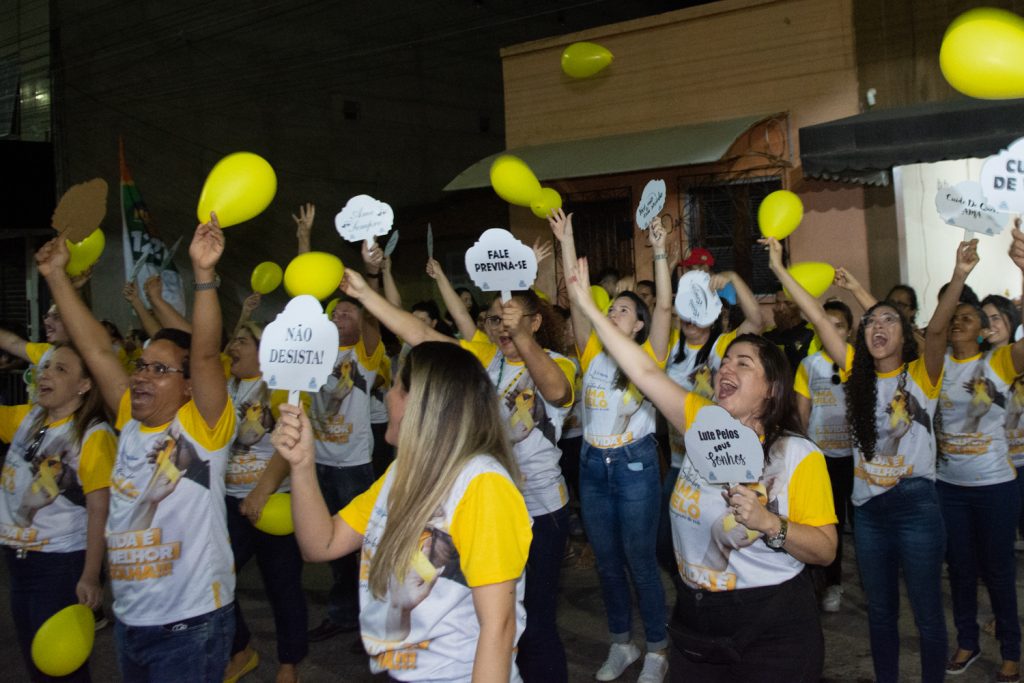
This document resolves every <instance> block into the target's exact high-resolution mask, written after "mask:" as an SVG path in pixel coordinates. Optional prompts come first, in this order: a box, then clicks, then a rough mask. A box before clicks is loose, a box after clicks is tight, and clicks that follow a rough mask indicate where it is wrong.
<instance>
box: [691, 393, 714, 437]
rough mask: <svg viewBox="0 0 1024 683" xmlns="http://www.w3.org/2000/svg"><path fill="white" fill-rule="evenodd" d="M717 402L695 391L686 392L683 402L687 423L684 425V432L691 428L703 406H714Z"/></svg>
mask: <svg viewBox="0 0 1024 683" xmlns="http://www.w3.org/2000/svg"><path fill="white" fill-rule="evenodd" d="M713 405H715V402H714V401H712V400H711V399H709V398H704V397H703V396H701V395H700V394H698V393H697V392H695V391H689V392H687V393H686V399H685V400H684V402H683V419H684V420H685V422H686V424H685V425H684V427H685V428H684V429H683V433H684V434H685V433H686V430H687V429H689V428H690V425H692V424H693V421H694V420H696V419H697V413H699V412H700V409H701V408H704V407H706V406H713Z"/></svg>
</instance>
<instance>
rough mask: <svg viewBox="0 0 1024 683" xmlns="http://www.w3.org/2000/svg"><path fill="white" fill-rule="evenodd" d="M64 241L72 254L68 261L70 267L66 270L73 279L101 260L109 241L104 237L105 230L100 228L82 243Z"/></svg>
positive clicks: (65, 268) (66, 267)
mask: <svg viewBox="0 0 1024 683" xmlns="http://www.w3.org/2000/svg"><path fill="white" fill-rule="evenodd" d="M64 241H65V242H67V245H68V251H69V252H71V259H70V260H69V261H68V265H67V266H65V267H64V270H65V271H66V272H67V274H68V275H70V276H72V277H74V276H75V275H81V274H82V273H84V272H85V271H87V270H89V269H90V268H92V267H93V265H94V264H95V263H96V262H97V261H99V260H100V255H101V254H102V253H103V247H105V246H106V244H107V239H106V237H104V236H103V230H101V229H99V228H96V229H95V230H93V232H92V234H91V235H89V236H88V237H86V238H85V239H84V240H82V241H81V242H71V241H70V240H64Z"/></svg>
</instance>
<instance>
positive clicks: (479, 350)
mask: <svg viewBox="0 0 1024 683" xmlns="http://www.w3.org/2000/svg"><path fill="white" fill-rule="evenodd" d="M459 346H461V347H462V348H464V349H466V350H467V351H469V352H470V353H471V354H473V355H474V356H476V359H477V360H478V361H480V365H482V366H484V367H485V368H486V367H487V366H488V365H490V364H491V361H492V360H494V355H495V354H496V353H498V347H497V346H495V345H494V344H492V343H491V340H490V339H488V338H487V337H483V338H481V339H479V340H478V339H477V337H476V335H474V336H473V340H472V341H466V340H465V339H460V340H459Z"/></svg>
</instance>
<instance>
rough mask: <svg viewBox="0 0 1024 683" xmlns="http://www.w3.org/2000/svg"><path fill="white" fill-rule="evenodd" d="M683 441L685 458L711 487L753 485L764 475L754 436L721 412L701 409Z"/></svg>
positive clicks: (759, 445) (760, 452) (751, 430)
mask: <svg viewBox="0 0 1024 683" xmlns="http://www.w3.org/2000/svg"><path fill="white" fill-rule="evenodd" d="M683 439H684V441H685V442H686V457H687V458H689V460H690V462H691V463H692V464H693V466H694V468H695V469H696V470H697V472H698V473H699V474H700V476H702V477H704V479H705V480H707V481H708V482H709V483H711V484H718V485H723V486H724V485H729V484H753V483H754V482H756V481H758V480H759V479H760V478H761V474H762V473H763V472H764V449H763V448H762V447H761V441H760V439H758V438H757V434H756V433H755V432H754V430H753V429H751V428H750V427H747V426H745V425H743V424H742V423H741V422H740V421H739V420H737V419H736V418H734V417H733V416H732V415H730V414H729V413H728V412H727V411H726V410H725V409H724V408H721V407H719V406H705V407H704V408H701V409H700V411H699V412H698V413H697V417H696V418H695V419H694V421H693V424H691V425H690V428H689V429H687V430H686V434H685V435H684V437H683Z"/></svg>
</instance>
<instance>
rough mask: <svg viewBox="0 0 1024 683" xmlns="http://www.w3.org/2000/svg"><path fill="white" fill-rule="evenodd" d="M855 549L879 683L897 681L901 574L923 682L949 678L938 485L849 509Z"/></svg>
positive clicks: (916, 483)
mask: <svg viewBox="0 0 1024 683" xmlns="http://www.w3.org/2000/svg"><path fill="white" fill-rule="evenodd" d="M853 518H854V527H853V541H854V544H855V547H856V549H857V565H858V567H859V568H860V577H861V583H862V584H863V586H864V595H865V597H866V598H867V601H868V628H869V631H870V635H871V657H872V659H873V660H874V665H875V679H876V680H877V681H878V683H890V682H895V681H898V680H900V678H899V657H900V637H899V629H898V628H897V622H898V620H899V612H900V591H899V572H900V569H901V568H902V569H903V578H904V580H905V581H906V585H907V596H908V597H909V598H910V607H911V609H912V610H913V612H914V621H915V622H916V624H917V631H918V634H919V635H920V638H921V680H922V681H925V682H928V681H941V680H943V678H944V677H945V675H946V654H947V652H946V648H947V639H946V619H945V614H944V613H943V611H942V580H941V576H942V557H943V553H944V552H945V546H946V532H945V529H944V526H943V523H942V513H941V512H940V511H939V501H938V495H937V494H936V493H935V484H934V483H933V482H931V481H929V480H927V479H924V478H921V477H915V478H912V479H904V480H902V481H900V482H899V483H898V484H897V485H896V486H894V487H893V488H892V489H890V490H889V491H886V492H885V493H883V494H881V495H879V496H875V497H874V498H872V499H871V500H869V501H868V502H866V503H864V504H863V505H860V506H857V507H855V508H854V509H853Z"/></svg>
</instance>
